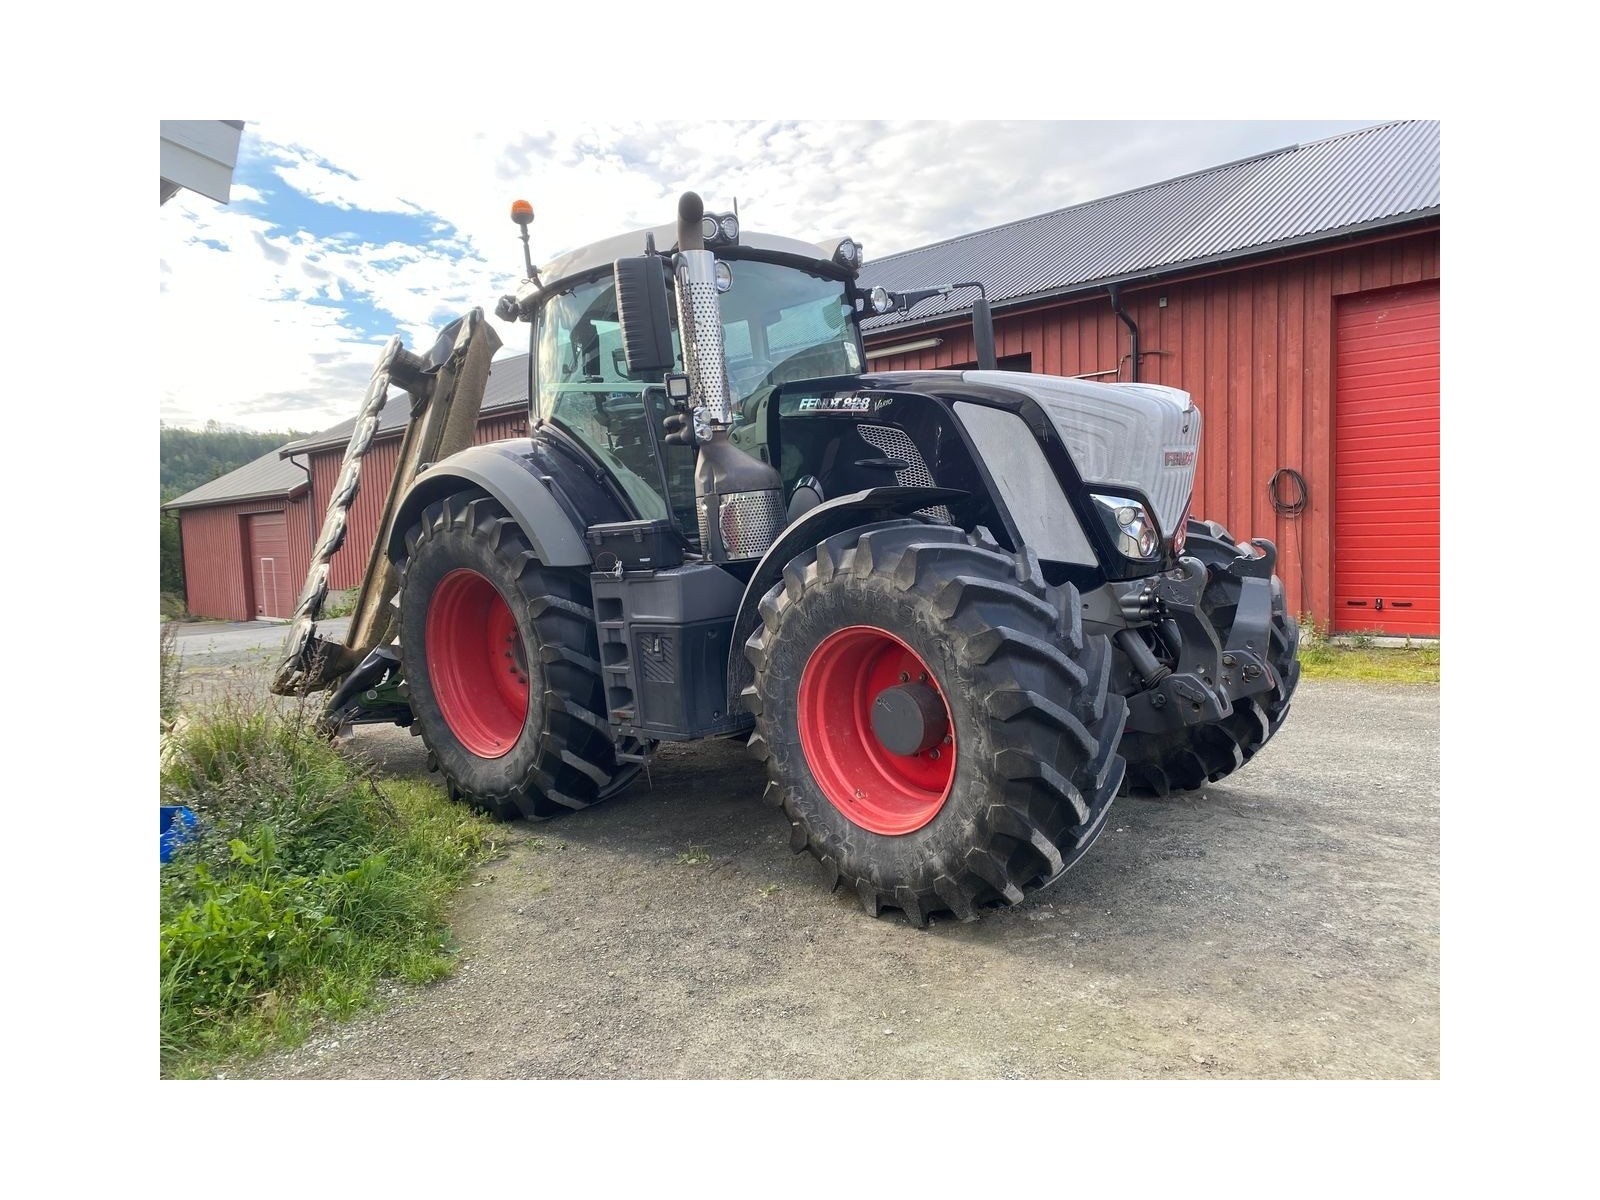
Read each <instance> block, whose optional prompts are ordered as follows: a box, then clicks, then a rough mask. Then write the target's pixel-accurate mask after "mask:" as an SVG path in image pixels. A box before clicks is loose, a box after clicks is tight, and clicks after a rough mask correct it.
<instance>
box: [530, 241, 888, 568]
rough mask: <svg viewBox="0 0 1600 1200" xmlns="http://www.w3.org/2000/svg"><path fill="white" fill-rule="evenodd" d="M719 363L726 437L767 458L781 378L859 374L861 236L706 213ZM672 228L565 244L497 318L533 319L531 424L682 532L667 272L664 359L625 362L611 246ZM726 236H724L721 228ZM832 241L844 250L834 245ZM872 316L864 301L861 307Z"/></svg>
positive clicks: (678, 358)
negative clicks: (784, 228)
mask: <svg viewBox="0 0 1600 1200" xmlns="http://www.w3.org/2000/svg"><path fill="white" fill-rule="evenodd" d="M705 220H706V227H707V229H710V228H711V227H712V226H713V225H714V226H715V228H716V233H715V235H714V236H713V237H710V238H707V239H706V248H707V249H708V250H709V251H711V253H712V255H713V266H712V273H713V280H714V287H715V289H716V292H717V299H718V302H719V303H718V310H719V314H720V319H719V324H720V328H721V334H722V348H723V363H724V365H725V387H726V399H727V404H728V407H729V410H730V411H729V416H730V421H729V424H728V435H729V438H730V440H731V441H732V442H733V444H735V445H736V446H738V447H739V448H740V449H741V450H742V451H744V452H745V453H746V454H749V455H751V456H753V457H755V458H756V459H758V460H759V461H761V462H767V461H768V460H769V457H770V456H769V452H768V448H767V444H766V430H767V428H768V410H767V406H768V403H769V401H770V398H771V396H772V395H773V392H774V390H775V389H776V388H777V387H778V385H780V384H784V383H792V382H796V381H799V380H804V379H815V378H821V377H833V376H853V375H858V374H860V373H861V370H862V367H863V363H864V361H865V355H864V352H863V349H862V344H861V334H860V329H859V319H860V317H861V316H862V315H863V310H864V309H867V300H866V298H865V297H863V296H862V294H861V293H860V292H859V291H858V290H857V289H856V287H855V282H854V272H855V269H856V268H857V267H859V264H860V250H859V245H858V244H857V243H854V242H852V241H850V239H844V241H843V242H842V243H835V244H834V247H833V250H832V254H831V256H830V252H829V247H828V246H826V245H816V244H812V243H808V242H802V241H797V240H795V239H791V238H781V237H773V236H770V235H763V234H746V235H744V236H743V237H741V236H740V234H739V229H738V225H737V222H736V219H734V218H732V216H731V215H727V216H722V217H717V216H715V215H708V216H707V217H706V219H705ZM675 235H676V230H675V227H673V226H663V227H661V228H659V229H654V230H640V231H638V232H636V233H633V234H629V235H624V236H623V237H621V238H611V239H608V240H606V241H603V242H599V243H596V244H594V245H592V246H588V247H584V248H582V249H579V250H575V251H573V252H571V253H569V254H567V255H565V256H563V257H561V258H559V259H557V260H555V261H554V262H552V263H550V264H548V265H547V266H545V267H544V268H543V269H542V271H539V272H535V273H531V275H530V282H532V280H533V279H537V280H538V283H537V284H536V285H535V286H531V287H530V286H527V285H525V287H524V289H523V291H522V292H520V293H519V294H518V295H517V296H516V297H507V298H506V300H505V301H503V302H502V306H501V310H500V312H501V315H502V316H508V315H512V314H513V313H514V315H516V316H518V317H520V318H522V319H525V320H527V321H529V322H530V323H531V325H532V331H531V348H530V351H531V352H530V355H529V358H530V373H531V376H532V378H531V380H530V396H531V406H532V415H533V420H534V423H535V424H536V425H537V424H547V425H550V426H554V427H555V428H556V429H558V430H559V431H560V432H561V433H563V434H565V435H567V436H568V437H570V438H571V439H573V440H574V441H575V442H577V443H578V444H579V445H580V446H582V447H583V449H584V450H585V451H586V452H588V454H590V455H591V456H592V457H593V459H594V460H595V462H596V463H597V464H598V465H599V466H601V467H602V468H603V469H604V470H605V472H606V473H607V474H608V475H609V476H610V477H611V479H612V480H613V482H614V483H615V484H616V485H617V486H618V487H619V488H620V489H621V490H622V492H623V493H624V494H625V495H626V496H627V498H628V500H629V502H630V504H631V505H632V506H633V507H634V508H635V509H636V510H637V512H638V514H639V516H640V517H641V518H644V519H669V520H671V521H672V522H673V523H674V525H675V526H676V527H677V528H678V529H679V530H681V531H683V532H684V533H685V534H686V535H687V536H689V537H690V538H691V539H692V538H693V536H694V534H695V531H696V529H697V517H696V509H695V484H694V471H695V459H696V452H695V448H694V446H693V445H691V444H689V441H688V439H687V438H683V439H672V440H667V439H666V438H664V437H663V436H662V430H663V429H664V428H665V427H666V426H667V425H668V423H669V421H670V419H671V418H673V417H674V416H675V415H682V414H681V413H679V412H677V411H676V410H675V407H674V404H673V402H672V401H671V400H669V398H668V396H667V392H666V389H665V386H664V383H665V380H666V378H667V376H669V375H686V374H688V373H689V371H690V368H691V364H688V363H686V362H685V359H684V349H683V343H684V339H683V336H682V330H681V327H680V321H679V319H678V299H677V295H676V289H677V287H678V283H677V280H676V279H675V278H674V276H673V273H672V271H671V269H670V265H669V263H670V260H669V259H668V258H666V257H662V258H661V259H660V264H661V265H660V271H661V276H662V281H663V286H664V287H665V289H666V295H667V303H666V306H665V310H664V311H665V313H666V314H668V316H667V321H668V330H669V336H670V343H671V362H670V363H651V364H643V365H641V364H638V363H634V364H632V365H630V362H629V355H628V353H627V348H626V346H625V344H624V337H623V314H622V313H621V312H620V311H619V307H620V306H619V303H618V293H617V286H616V280H615V276H614V265H615V260H616V259H617V258H618V257H622V254H621V253H620V252H621V251H623V250H626V251H628V252H630V253H631V254H637V253H638V252H639V251H640V250H642V249H644V247H645V246H646V245H647V244H652V245H653V244H663V245H671V244H672V242H673V241H674V239H675ZM730 235H731V236H730ZM840 245H843V246H846V247H848V248H849V249H848V252H847V253H841V252H840V251H839V249H838V247H839V246H840ZM867 315H870V310H869V311H868V314H867Z"/></svg>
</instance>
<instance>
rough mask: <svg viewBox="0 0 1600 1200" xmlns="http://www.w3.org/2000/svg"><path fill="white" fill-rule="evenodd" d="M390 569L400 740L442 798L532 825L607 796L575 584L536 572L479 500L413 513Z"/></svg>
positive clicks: (589, 613)
mask: <svg viewBox="0 0 1600 1200" xmlns="http://www.w3.org/2000/svg"><path fill="white" fill-rule="evenodd" d="M406 547H407V554H406V558H405V561H404V562H403V563H402V564H401V566H400V598H399V606H400V643H401V647H402V651H403V655H404V662H405V675H406V680H407V684H408V687H409V699H410V703H411V710H412V714H413V716H414V717H415V724H414V726H413V728H414V729H415V730H416V731H418V732H420V734H421V736H422V739H423V741H424V742H425V743H427V746H428V749H429V750H430V751H431V752H432V754H433V756H434V758H435V760H436V761H437V763H438V766H439V769H440V771H441V772H442V773H443V775H444V776H445V779H446V780H447V781H448V783H449V790H450V792H451V795H452V796H454V797H455V798H458V799H461V800H465V801H467V802H468V803H470V804H472V805H474V806H475V807H477V808H481V809H483V810H484V811H486V812H488V813H491V814H493V815H494V816H496V817H499V818H501V819H504V820H509V819H513V818H516V817H526V818H528V819H530V820H544V819H546V818H548V817H553V816H559V815H561V814H562V813H566V812H571V811H573V810H575V809H581V808H587V807H588V806H589V805H590V804H593V803H595V802H596V801H598V800H603V799H605V798H607V797H608V796H610V795H612V794H614V793H615V792H617V791H620V790H621V788H622V787H623V786H625V785H626V783H627V782H628V781H629V780H630V779H631V778H632V776H633V774H634V773H635V772H636V771H637V766H636V765H634V764H630V763H624V762H620V761H619V760H618V759H617V757H616V750H615V747H614V745H613V743H612V740H611V733H610V728H609V726H608V724H607V720H606V710H605V707H604V688H603V686H602V683H601V678H600V667H599V664H598V662H597V661H596V659H597V657H598V640H599V638H598V633H597V632H596V626H595V622H594V612H593V609H592V607H591V604H590V594H589V584H588V580H587V578H585V577H583V576H582V575H580V574H578V573H577V572H574V571H568V570H560V569H556V568H551V567H547V566H545V565H543V564H542V563H540V562H539V561H538V559H537V558H535V556H534V554H533V550H532V548H531V547H530V545H529V544H528V541H527V539H526V537H524V535H523V533H522V530H521V529H520V528H519V527H518V525H517V523H516V521H515V520H513V519H512V518H511V517H509V516H508V515H507V514H506V511H505V509H504V508H502V507H501V506H500V504H499V503H498V502H497V501H495V500H493V499H491V498H490V497H488V496H486V495H484V494H482V493H476V492H464V493H458V494H456V495H453V496H449V497H446V498H445V499H443V500H439V501H436V502H435V503H433V504H431V505H429V506H428V507H427V508H426V509H424V510H423V513H422V517H421V520H420V521H419V522H418V523H417V524H416V525H414V526H413V527H412V528H411V530H410V531H409V532H408V533H407V535H406Z"/></svg>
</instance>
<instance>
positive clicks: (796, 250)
mask: <svg viewBox="0 0 1600 1200" xmlns="http://www.w3.org/2000/svg"><path fill="white" fill-rule="evenodd" d="M647 233H648V234H652V235H654V237H655V243H656V249H657V250H658V251H661V252H662V253H668V252H671V251H673V250H676V249H677V247H678V226H677V223H676V222H674V223H673V224H670V225H657V226H656V227H655V228H654V229H635V230H634V231H633V232H631V233H619V234H618V235H616V236H615V237H609V238H606V239H604V240H603V241H598V242H591V243H589V244H588V245H587V246H579V247H578V248H577V249H576V250H569V251H567V252H566V253H565V254H562V255H559V256H558V257H556V258H553V259H551V260H550V261H549V262H547V263H545V264H544V265H543V266H541V267H540V268H539V278H540V280H541V281H542V282H543V284H544V287H543V289H542V290H544V291H549V290H550V289H551V288H553V287H555V286H556V285H557V284H559V283H561V282H562V281H563V280H566V279H571V278H572V277H573V276H576V275H587V274H588V273H589V272H590V271H594V270H598V269H600V268H601V267H609V266H610V265H611V264H612V263H614V262H616V260H617V259H619V258H628V257H630V256H632V255H636V254H643V253H644V238H645V234H647ZM843 240H844V235H843V234H840V235H839V236H838V237H836V238H833V239H832V240H830V241H823V242H803V241H800V240H799V239H798V238H787V237H778V236H777V235H776V234H771V233H753V232H751V231H750V230H746V229H741V230H740V231H739V247H740V249H743V250H757V251H764V252H767V253H771V254H786V255H789V256H791V257H794V258H804V259H808V260H810V261H811V262H816V263H827V262H830V261H831V260H832V258H833V251H834V248H835V247H837V246H838V244H839V243H840V242H841V241H843Z"/></svg>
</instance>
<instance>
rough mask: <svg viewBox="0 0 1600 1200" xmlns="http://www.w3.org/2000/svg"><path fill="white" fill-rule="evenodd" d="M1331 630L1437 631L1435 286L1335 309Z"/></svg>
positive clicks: (1357, 298) (1355, 299) (1356, 299)
mask: <svg viewBox="0 0 1600 1200" xmlns="http://www.w3.org/2000/svg"><path fill="white" fill-rule="evenodd" d="M1337 386H1338V391H1337V395H1336V400H1335V404H1336V409H1335V420H1336V422H1337V434H1336V437H1337V451H1336V453H1337V463H1336V466H1335V471H1334V501H1333V503H1334V512H1333V521H1334V527H1333V536H1334V551H1333V562H1334V570H1333V627H1334V629H1336V630H1343V631H1347V632H1353V631H1357V630H1375V631H1379V632H1382V633H1388V634H1407V633H1409V634H1421V635H1424V636H1428V637H1433V636H1437V634H1438V632H1439V285H1438V283H1428V284H1418V285H1417V286H1415V287H1406V288H1397V289H1395V290H1393V291H1386V292H1378V293H1374V294H1372V295H1365V296H1355V297H1351V298H1350V299H1347V300H1343V301H1341V302H1340V305H1339V325H1338V385H1337Z"/></svg>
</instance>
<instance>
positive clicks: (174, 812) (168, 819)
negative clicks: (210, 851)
mask: <svg viewBox="0 0 1600 1200" xmlns="http://www.w3.org/2000/svg"><path fill="white" fill-rule="evenodd" d="M197 824H199V822H198V821H196V819H195V815H194V813H192V812H190V811H189V810H188V809H187V808H184V807H182V806H180V805H176V804H163V805H162V806H161V861H162V862H169V861H171V859H172V852H173V851H174V850H176V849H177V848H178V847H179V846H181V845H183V844H184V843H185V842H187V841H188V840H189V839H190V838H192V837H193V836H194V831H195V826H196V825H197Z"/></svg>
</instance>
